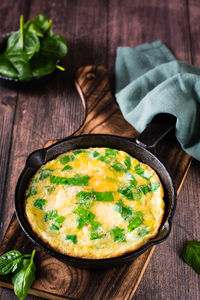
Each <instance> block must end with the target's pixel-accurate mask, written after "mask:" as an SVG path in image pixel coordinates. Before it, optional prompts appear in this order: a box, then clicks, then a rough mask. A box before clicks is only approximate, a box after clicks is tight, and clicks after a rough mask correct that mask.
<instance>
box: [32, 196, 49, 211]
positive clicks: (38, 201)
mask: <svg viewBox="0 0 200 300" xmlns="http://www.w3.org/2000/svg"><path fill="white" fill-rule="evenodd" d="M46 202H47V200H46V199H41V198H38V199H36V200H35V201H34V204H33V205H34V206H35V207H37V208H39V209H40V210H43V208H44V206H45V204H46Z"/></svg>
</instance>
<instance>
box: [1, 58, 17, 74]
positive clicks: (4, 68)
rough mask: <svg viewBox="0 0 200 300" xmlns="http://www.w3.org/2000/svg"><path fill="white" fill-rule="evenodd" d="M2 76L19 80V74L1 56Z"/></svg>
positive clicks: (6, 59)
mask: <svg viewBox="0 0 200 300" xmlns="http://www.w3.org/2000/svg"><path fill="white" fill-rule="evenodd" d="M0 74H1V75H2V76H5V77H9V78H17V77H18V72H17V70H16V69H15V68H14V66H13V65H12V64H11V62H10V61H9V60H8V58H6V57H5V56H4V55H2V54H0Z"/></svg>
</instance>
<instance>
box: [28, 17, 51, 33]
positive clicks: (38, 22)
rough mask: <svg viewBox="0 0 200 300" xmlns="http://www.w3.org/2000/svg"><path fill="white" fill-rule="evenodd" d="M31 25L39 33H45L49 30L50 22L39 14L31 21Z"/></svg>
mask: <svg viewBox="0 0 200 300" xmlns="http://www.w3.org/2000/svg"><path fill="white" fill-rule="evenodd" d="M31 23H32V24H34V25H35V26H36V27H37V28H39V29H40V31H41V32H43V33H45V32H46V31H47V30H48V29H49V28H50V26H51V23H52V21H49V20H48V19H47V17H46V16H44V15H43V14H39V15H38V16H37V17H35V18H34V19H32V20H31Z"/></svg>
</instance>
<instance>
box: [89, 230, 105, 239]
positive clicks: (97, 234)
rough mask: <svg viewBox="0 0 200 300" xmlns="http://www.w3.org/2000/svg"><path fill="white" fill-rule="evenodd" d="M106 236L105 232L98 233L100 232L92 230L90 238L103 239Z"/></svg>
mask: <svg viewBox="0 0 200 300" xmlns="http://www.w3.org/2000/svg"><path fill="white" fill-rule="evenodd" d="M104 236H105V234H101V233H98V232H91V234H90V240H97V239H102V238H103V237H104Z"/></svg>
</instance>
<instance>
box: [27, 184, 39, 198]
mask: <svg viewBox="0 0 200 300" xmlns="http://www.w3.org/2000/svg"><path fill="white" fill-rule="evenodd" d="M36 194H37V189H36V187H35V186H34V185H32V186H30V188H29V190H28V195H27V196H26V199H27V198H29V197H31V196H35V195H36Z"/></svg>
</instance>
